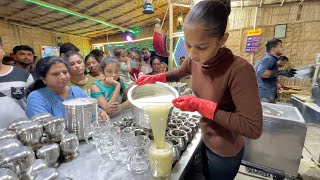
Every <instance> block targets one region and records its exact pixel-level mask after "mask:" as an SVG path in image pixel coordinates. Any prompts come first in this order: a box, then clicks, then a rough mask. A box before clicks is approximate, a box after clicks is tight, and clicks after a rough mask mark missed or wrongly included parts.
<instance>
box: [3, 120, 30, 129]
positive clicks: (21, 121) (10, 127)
mask: <svg viewBox="0 0 320 180" xmlns="http://www.w3.org/2000/svg"><path fill="white" fill-rule="evenodd" d="M29 122H31V120H30V119H28V118H19V119H16V120H14V121H12V122H11V123H10V124H9V126H8V130H10V131H15V130H16V128H17V127H18V126H19V125H20V124H23V123H29Z"/></svg>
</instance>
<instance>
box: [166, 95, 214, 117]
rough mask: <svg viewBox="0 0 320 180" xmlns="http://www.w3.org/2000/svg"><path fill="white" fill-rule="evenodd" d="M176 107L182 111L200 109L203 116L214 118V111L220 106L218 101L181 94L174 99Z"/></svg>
mask: <svg viewBox="0 0 320 180" xmlns="http://www.w3.org/2000/svg"><path fill="white" fill-rule="evenodd" d="M172 103H173V104H174V106H175V107H177V108H179V109H181V110H182V111H191V112H194V111H198V112H199V113H200V114H201V115H202V116H203V117H206V118H208V119H212V120H213V119H214V113H215V111H216V108H217V106H218V104H217V103H215V102H212V101H209V100H206V99H200V98H196V97H194V96H180V97H178V98H176V99H174V100H173V101H172Z"/></svg>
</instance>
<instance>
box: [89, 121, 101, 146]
mask: <svg viewBox="0 0 320 180" xmlns="http://www.w3.org/2000/svg"><path fill="white" fill-rule="evenodd" d="M100 133H101V131H100V124H99V123H98V122H93V123H91V124H90V126H88V127H86V128H85V141H86V142H87V143H88V144H93V145H94V146H95V147H97V146H98V145H99V143H100ZM90 138H92V140H89V139H90Z"/></svg>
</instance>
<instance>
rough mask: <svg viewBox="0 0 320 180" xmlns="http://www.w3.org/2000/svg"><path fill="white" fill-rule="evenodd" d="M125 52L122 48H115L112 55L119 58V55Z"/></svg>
mask: <svg viewBox="0 0 320 180" xmlns="http://www.w3.org/2000/svg"><path fill="white" fill-rule="evenodd" d="M125 51H126V50H125V49H124V48H123V47H119V48H116V49H115V50H113V54H114V56H116V57H119V56H120V55H121V53H122V52H125Z"/></svg>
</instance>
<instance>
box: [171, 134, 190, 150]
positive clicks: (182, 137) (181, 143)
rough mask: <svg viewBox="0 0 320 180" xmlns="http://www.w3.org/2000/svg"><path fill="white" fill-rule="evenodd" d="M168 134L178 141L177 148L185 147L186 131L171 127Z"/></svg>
mask: <svg viewBox="0 0 320 180" xmlns="http://www.w3.org/2000/svg"><path fill="white" fill-rule="evenodd" d="M169 133H170V135H171V136H172V137H174V138H176V140H177V141H178V142H179V148H180V150H181V151H184V150H186V149H187V141H186V138H187V137H186V136H187V133H186V132H185V131H184V130H182V129H172V130H171V131H170V132H169Z"/></svg>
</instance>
